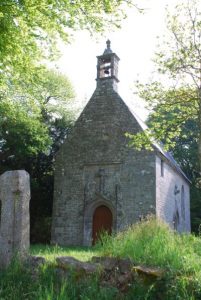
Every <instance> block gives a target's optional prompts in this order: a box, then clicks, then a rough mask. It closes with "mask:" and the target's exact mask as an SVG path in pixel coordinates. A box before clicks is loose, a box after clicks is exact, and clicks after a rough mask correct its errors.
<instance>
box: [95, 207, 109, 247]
mask: <svg viewBox="0 0 201 300" xmlns="http://www.w3.org/2000/svg"><path fill="white" fill-rule="evenodd" d="M103 231H106V232H107V233H108V234H111V233H112V213H111V211H110V209H109V208H108V207H106V206H105V205H101V206H99V207H97V208H96V210H95V212H94V215H93V233H92V237H93V245H94V244H95V243H96V241H97V240H98V238H99V236H100V233H101V232H103Z"/></svg>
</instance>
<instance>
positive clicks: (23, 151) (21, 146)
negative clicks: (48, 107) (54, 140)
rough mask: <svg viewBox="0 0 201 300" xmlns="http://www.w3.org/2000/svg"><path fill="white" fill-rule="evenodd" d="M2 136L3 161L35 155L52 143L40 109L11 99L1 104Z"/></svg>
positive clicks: (0, 132) (0, 122)
mask: <svg viewBox="0 0 201 300" xmlns="http://www.w3.org/2000/svg"><path fill="white" fill-rule="evenodd" d="M0 136H1V145H0V150H1V153H0V157H1V159H5V158H6V157H11V156H15V157H16V156H17V157H19V158H24V156H31V155H35V154H37V153H38V152H42V151H45V150H46V149H47V148H48V146H49V145H50V143H51V140H50V138H49V136H48V129H47V127H46V126H45V124H43V122H42V116H41V114H40V112H39V111H38V109H37V108H36V107H35V106H33V105H32V103H26V105H24V104H23V103H21V102H20V101H16V100H10V99H5V100H2V101H1V102H0Z"/></svg>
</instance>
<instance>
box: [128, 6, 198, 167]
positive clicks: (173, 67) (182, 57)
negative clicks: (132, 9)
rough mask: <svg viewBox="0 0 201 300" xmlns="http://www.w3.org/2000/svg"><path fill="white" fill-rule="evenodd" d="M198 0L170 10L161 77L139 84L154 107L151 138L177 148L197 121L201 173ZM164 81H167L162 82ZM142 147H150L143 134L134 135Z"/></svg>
mask: <svg viewBox="0 0 201 300" xmlns="http://www.w3.org/2000/svg"><path fill="white" fill-rule="evenodd" d="M200 9H201V8H200V5H199V1H198V0H192V1H183V2H181V3H180V4H179V5H177V6H176V7H175V9H174V11H173V12H171V13H170V12H168V13H167V19H166V23H167V31H166V33H165V36H164V37H163V38H160V40H159V42H160V43H159V46H158V51H157V53H156V56H155V64H156V69H157V75H158V78H159V80H158V81H152V82H150V83H148V84H140V83H137V89H138V93H139V95H140V96H141V97H142V98H144V99H145V100H146V102H147V107H148V108H149V109H150V110H151V120H150V121H149V127H150V130H149V131H147V132H145V134H147V136H148V137H151V138H152V139H155V140H162V141H164V142H165V145H166V149H173V148H174V147H175V145H176V142H177V139H178V138H180V137H182V138H185V134H186V132H184V131H183V130H182V128H183V126H184V125H185V123H186V122H188V121H189V120H193V121H195V122H196V123H197V126H198V128H199V130H198V131H196V133H197V136H196V141H197V152H198V156H197V157H198V160H199V172H201V77H200V74H201V72H200V71H201V67H200V61H201V41H200V31H201V22H200V19H201V10H200ZM162 82H164V84H162ZM132 143H133V144H134V145H136V146H137V147H138V148H140V147H145V148H146V147H150V143H147V142H146V139H144V138H143V134H142V133H139V134H138V135H137V136H136V137H135V136H133V141H132ZM147 145H148V146H147Z"/></svg>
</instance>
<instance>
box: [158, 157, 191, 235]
mask: <svg viewBox="0 0 201 300" xmlns="http://www.w3.org/2000/svg"><path fill="white" fill-rule="evenodd" d="M161 159H162V160H163V169H164V170H163V172H164V174H163V176H162V174H161ZM189 189H190V187H189V182H188V181H187V179H185V178H184V177H183V176H182V174H179V173H178V172H177V171H175V170H174V169H173V168H172V167H171V166H170V165H169V164H168V163H167V162H166V161H165V159H164V158H162V157H160V156H156V215H157V216H158V217H159V218H161V219H162V220H164V221H165V222H166V223H168V224H169V225H170V227H171V228H174V229H176V230H178V231H179V232H190V230H191V226H190V191H189ZM182 198H183V200H182ZM182 202H183V204H182Z"/></svg>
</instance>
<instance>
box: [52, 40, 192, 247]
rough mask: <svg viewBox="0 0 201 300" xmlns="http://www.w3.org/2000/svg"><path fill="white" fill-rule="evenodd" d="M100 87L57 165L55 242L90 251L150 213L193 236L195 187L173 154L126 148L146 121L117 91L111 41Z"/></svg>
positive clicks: (157, 148)
mask: <svg viewBox="0 0 201 300" xmlns="http://www.w3.org/2000/svg"><path fill="white" fill-rule="evenodd" d="M97 60H98V61H97V79H96V80H97V87H96V89H95V91H94V93H93V95H92V97H91V99H90V100H89V102H88V103H87V105H86V107H85V108H84V110H83V112H82V113H81V115H80V117H79V118H78V120H77V121H76V123H75V126H74V128H73V130H72V132H71V135H70V136H69V137H68V138H67V140H66V141H65V142H64V144H63V145H62V146H61V148H60V150H59V151H58V153H57V156H56V161H55V179H54V203H53V221H52V237H51V241H52V243H53V244H55V243H57V244H59V245H80V246H81V245H83V246H90V245H92V244H94V243H95V242H96V240H97V239H98V236H99V234H100V232H101V231H103V230H106V231H107V232H108V233H114V232H118V231H121V230H123V229H125V228H126V227H127V226H128V225H130V224H133V223H135V222H137V221H140V220H141V219H142V218H143V217H145V216H146V215H148V214H154V215H156V216H157V217H158V218H161V219H162V220H164V221H165V222H166V223H168V224H169V225H170V227H172V228H173V229H175V230H178V231H179V232H190V197H189V185H190V182H189V180H188V178H187V177H186V175H185V174H184V173H183V171H182V170H181V169H180V167H179V166H178V164H177V163H176V162H175V160H174V159H173V157H172V156H171V154H170V153H167V152H165V151H164V150H163V149H162V147H161V146H160V145H158V144H157V143H153V151H148V150H141V151H137V150H135V149H133V148H130V147H128V139H127V138H126V136H125V133H126V132H129V133H137V132H139V131H141V130H143V129H144V124H143V122H142V121H141V120H140V119H139V118H138V117H137V116H136V115H135V113H133V112H132V110H131V109H130V108H129V107H128V106H127V105H126V104H125V102H124V101H123V100H122V99H121V97H120V96H119V94H118V89H117V88H118V82H119V80H118V63H119V57H118V56H117V55H116V54H115V53H114V52H112V50H111V48H110V41H107V47H106V49H105V51H104V53H103V55H100V56H98V57H97Z"/></svg>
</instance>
